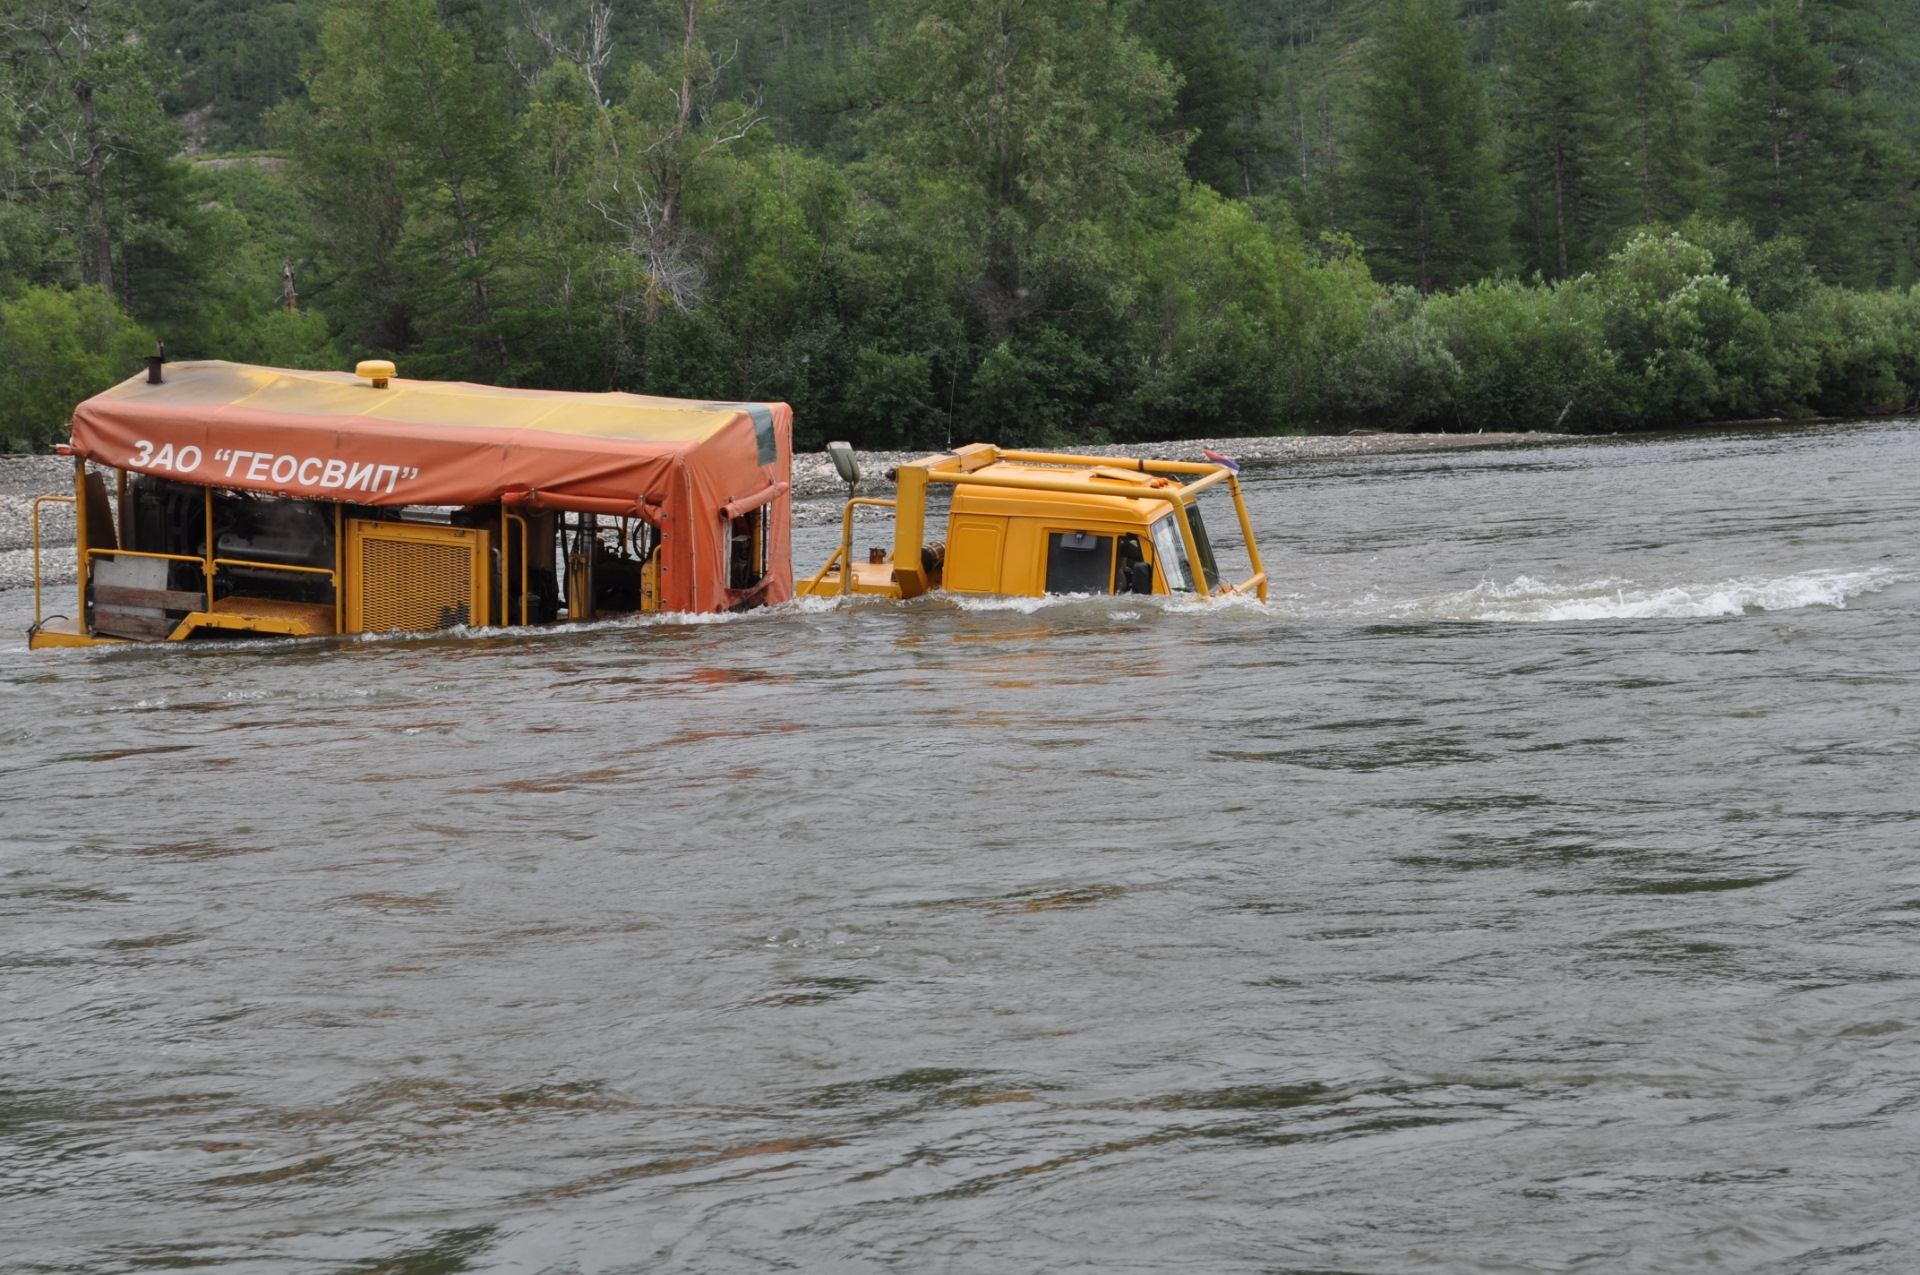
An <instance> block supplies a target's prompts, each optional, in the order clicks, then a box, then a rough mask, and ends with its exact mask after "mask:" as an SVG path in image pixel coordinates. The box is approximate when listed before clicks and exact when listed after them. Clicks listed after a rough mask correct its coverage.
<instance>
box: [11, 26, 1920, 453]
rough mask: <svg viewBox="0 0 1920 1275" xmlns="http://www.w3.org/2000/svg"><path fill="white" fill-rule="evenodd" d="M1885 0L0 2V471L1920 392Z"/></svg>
mask: <svg viewBox="0 0 1920 1275" xmlns="http://www.w3.org/2000/svg"><path fill="white" fill-rule="evenodd" d="M1916 37H1920V16H1916V15H1915V14H1914V13H1913V12H1912V11H1911V9H1910V8H1909V7H1906V6H1895V5H1893V4H1890V3H1884V0H1572V2H1569V0H0V135H4V138H5V140H6V146H5V148H4V151H0V447H4V448H5V449H7V450H14V451H26V450H40V449H44V448H47V447H49V446H51V445H52V444H53V443H54V442H55V441H57V440H59V439H61V438H63V437H64V431H65V422H66V420H67V418H68V415H69V414H70V412H71V410H72V407H73V405H74V403H75V402H76V401H78V400H79V399H80V398H82V397H85V396H86V395H88V394H91V393H94V392H97V391H98V390H100V389H102V388H104V387H105V386H107V385H109V384H112V383H113V382H115V381H117V380H119V379H121V378H123V377H125V376H127V375H129V374H131V373H132V372H133V371H134V370H135V369H136V368H137V367H138V366H139V360H140V358H141V357H142V356H143V355H145V354H148V353H150V352H152V350H153V348H154V345H155V342H156V341H164V342H165V346H166V350H167V354H168V357H169V358H172V359H189V358H225V359H235V360H241V361H246V362H255V363H265V364H270V365H275V366H282V367H309V368H340V369H344V368H349V367H351V366H352V363H353V361H354V360H355V359H357V358H361V357H367V356H372V355H379V356H384V357H391V358H393V359H395V360H396V361H397V362H398V364H399V366H400V369H401V373H402V375H405V376H415V377H437V378H457V379H465V380H474V381H481V382H487V383H492V384H503V385H509V384H510V385H523V386H534V387H545V388H554V389H574V390H627V391H633V392H638V393H649V394H666V395H675V396H685V397H694V398H713V399H727V400H785V401H787V402H789V403H791V404H792V405H793V407H794V411H795V422H796V445H798V446H801V447H817V446H819V445H820V444H821V442H822V441H823V440H825V439H826V438H829V437H846V438H850V439H852V440H853V441H855V442H856V444H858V445H861V446H865V447H873V448H883V447H884V448H899V449H906V448H938V447H945V446H948V445H950V444H957V443H963V442H971V441H999V442H1007V443H1067V442H1082V443H1087V442H1103V441H1113V442H1121V441H1153V440H1161V439H1169V438H1180V437H1199V436H1212V437H1219V436H1233V435H1251V434H1275V433H1289V432H1299V431H1333V430H1345V429H1351V428H1356V427H1365V428H1374V429H1392V430H1401V429H1440V430H1465V431H1475V430H1487V431H1495V430H1569V431H1617V430H1627V429H1650V428H1671V427H1676V426H1683V425H1689V424H1695V423H1700V422H1709V421H1724V420H1737V419H1752V418H1771V417H1779V418H1782V419H1794V418H1803V417H1809V416H1815V415H1846V414H1869V413H1883V412H1895V411H1899V410H1901V409H1903V408H1905V407H1907V406H1908V405H1909V403H1910V402H1912V401H1913V400H1914V398H1915V396H1916V394H1917V393H1920V291H1916V283H1920V225H1917V224H1916V222H1917V219H1920V196H1917V195H1916V189H1915V188H1916V183H1917V182H1920V109H1917V108H1916V105H1915V94H1914V93H1913V89H1914V88H1915V87H1916V85H1920V43H1917V42H1916Z"/></svg>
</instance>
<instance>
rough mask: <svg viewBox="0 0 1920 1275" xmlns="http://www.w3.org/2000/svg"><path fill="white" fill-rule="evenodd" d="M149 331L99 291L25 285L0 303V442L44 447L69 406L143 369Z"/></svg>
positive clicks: (58, 432) (61, 436) (12, 447)
mask: <svg viewBox="0 0 1920 1275" xmlns="http://www.w3.org/2000/svg"><path fill="white" fill-rule="evenodd" d="M152 349H153V336H152V334H151V333H149V332H148V331H147V330H146V329H145V328H143V327H141V326H140V325H139V324H137V323H135V322H134V321H133V320H131V319H129V318H128V317H127V316H126V315H125V314H123V313H121V311H120V307H119V306H117V305H115V304H114V302H113V298H111V297H109V296H108V295H107V294H106V293H104V292H102V291H100V289H98V288H77V289H74V290H72V291H68V290H67V289H64V288H53V287H30V288H26V289H24V290H23V291H21V292H20V293H19V294H18V295H17V296H15V297H14V298H13V299H12V300H9V301H0V441H4V443H5V445H6V448H7V450H8V451H16V452H24V451H45V450H46V449H48V448H50V447H51V446H52V445H53V444H54V443H55V442H60V441H64V440H65V438H66V436H67V425H68V423H69V422H70V421H71V420H72V418H73V408H74V405H75V404H77V403H78V402H80V400H82V399H84V398H89V397H91V396H92V395H95V394H98V393H99V392H100V391H101V390H104V389H106V388H107V387H108V386H111V385H114V384H116V383H117V382H119V381H123V380H125V379H126V378H127V377H129V376H131V375H133V374H134V373H135V372H137V371H139V370H140V367H141V362H142V359H143V357H144V356H145V355H146V354H148V353H149V352H151V351H152Z"/></svg>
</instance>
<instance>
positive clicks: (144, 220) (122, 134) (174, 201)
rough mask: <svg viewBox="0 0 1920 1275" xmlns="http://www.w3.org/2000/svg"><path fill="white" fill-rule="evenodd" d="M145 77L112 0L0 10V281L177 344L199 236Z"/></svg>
mask: <svg viewBox="0 0 1920 1275" xmlns="http://www.w3.org/2000/svg"><path fill="white" fill-rule="evenodd" d="M152 70H153V68H152V59H151V54H150V49H149V44H148V40H147V38H146V32H145V30H144V28H143V27H142V25H141V14H140V12H139V11H138V10H137V9H136V8H134V7H133V6H132V5H131V4H128V3H125V2H124V0H105V2H104V3H101V2H96V0H0V103H4V105H0V125H4V126H5V127H6V130H7V131H6V137H7V141H8V144H7V145H6V146H5V147H4V148H0V207H4V209H5V212H4V215H3V216H0V225H3V226H5V228H6V235H5V237H6V239H7V240H8V241H9V242H8V245H7V247H5V248H0V269H12V270H17V271H19V274H20V276H21V277H22V281H26V280H32V281H38V282H57V283H62V284H67V285H73V284H92V285H96V286H98V287H100V288H101V289H102V290H104V291H105V292H107V293H108V294H109V295H112V296H114V297H116V298H117V299H118V300H119V301H120V303H121V304H122V306H123V307H124V308H126V309H128V310H130V311H131V312H132V313H133V314H134V316H135V317H136V318H140V319H146V320H151V321H153V322H156V323H158V324H160V325H161V326H162V327H163V329H165V330H167V331H169V332H174V333H182V332H190V331H193V330H195V329H196V328H197V326H198V325H199V322H200V314H199V312H200V309H201V305H200V299H199V297H198V296H197V294H196V289H195V288H194V287H193V286H192V285H193V282H194V280H196V279H198V278H199V277H201V276H203V275H204V273H205V270H206V261H205V253H206V248H207V242H206V235H205V226H204V223H203V219H202V218H200V217H199V216H198V214H197V211H196V206H195V205H196V200H195V197H194V196H195V192H194V190H193V188H192V181H191V177H190V174H189V173H188V171H187V166H186V165H185V164H184V163H183V162H181V161H178V160H175V159H173V158H171V157H172V155H173V154H174V152H175V151H176V150H177V149H178V147H179V138H180V132H179V129H178V128H177V127H176V126H175V125H174V124H173V123H172V122H171V121H169V120H168V119H167V118H166V116H165V115H164V114H163V113H162V112H161V110H160V106H159V100H158V96H159V95H158V93H157V91H156V90H155V87H154V77H153V74H152ZM15 243H24V244H27V245H31V249H30V251H28V252H26V253H20V254H18V255H16V252H15V250H14V247H13V245H14V244H15ZM181 344H182V346H183V347H184V348H187V349H191V348H192V345H193V340H192V339H191V337H189V339H187V340H185V341H183V342H182V343H181Z"/></svg>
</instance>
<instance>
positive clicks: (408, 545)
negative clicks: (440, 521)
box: [346, 518, 524, 633]
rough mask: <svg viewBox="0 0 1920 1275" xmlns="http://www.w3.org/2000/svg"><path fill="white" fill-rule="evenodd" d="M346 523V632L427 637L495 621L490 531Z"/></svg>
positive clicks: (359, 521) (359, 520)
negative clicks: (437, 631) (434, 632)
mask: <svg viewBox="0 0 1920 1275" xmlns="http://www.w3.org/2000/svg"><path fill="white" fill-rule="evenodd" d="M346 524H347V535H346V542H347V550H346V559H347V572H346V575H347V587H346V631H347V632H349V633H391V632H402V633H424V632H427V631H429V630H432V629H444V628H451V627H452V626H454V625H457V624H472V625H484V624H486V623H487V622H488V617H489V616H490V615H491V613H492V612H491V607H492V598H491V595H490V594H489V592H488V585H489V582H490V581H491V579H492V575H493V573H492V571H491V569H490V568H491V565H492V556H491V542H490V537H489V536H488V534H487V532H486V531H485V530H484V529H481V528H477V527H443V526H439V525H437V524H432V523H412V522H374V521H371V520H369V519H362V518H349V519H347V520H346ZM523 596H524V595H523Z"/></svg>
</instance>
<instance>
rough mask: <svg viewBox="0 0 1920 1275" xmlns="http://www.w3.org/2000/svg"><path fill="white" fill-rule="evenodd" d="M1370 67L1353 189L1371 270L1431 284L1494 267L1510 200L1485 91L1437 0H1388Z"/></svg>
mask: <svg viewBox="0 0 1920 1275" xmlns="http://www.w3.org/2000/svg"><path fill="white" fill-rule="evenodd" d="M1368 73H1369V74H1368V78H1367V81H1366V83H1365V84H1364V85H1363V86H1362V90H1361V119H1360V128H1359V133H1358V136H1357V137H1356V138H1355V142H1354V148H1353V149H1354V168H1353V178H1352V186H1351V189H1352V192H1353V196H1354V202H1355V213H1356V216H1355V221H1356V223H1357V226H1358V229H1359V232H1360V235H1359V237H1360V240H1361V242H1362V243H1363V244H1365V245H1366V248H1367V253H1368V261H1369V263H1370V264H1371V265H1372V266H1373V267H1374V271H1375V273H1376V274H1377V275H1379V276H1380V277H1382V278H1384V279H1387V280H1389V281H1391V282H1399V283H1411V284H1413V285H1414V286H1415V287H1417V288H1419V289H1420V290H1421V291H1422V292H1432V291H1433V290H1434V289H1435V288H1442V287H1451V286H1454V285H1456V284H1461V283H1466V282H1469V281H1471V280H1473V279H1475V278H1478V277H1480V276H1482V275H1484V274H1486V273H1487V272H1489V271H1491V270H1493V269H1495V268H1496V267H1497V266H1499V265H1500V264H1501V262H1502V260H1503V259H1504V255H1505V244H1504V242H1503V240H1504V231H1505V229H1506V225H1507V202H1506V198H1505V195H1504V193H1503V192H1502V191H1501V189H1500V173H1499V167H1498V164H1497V162H1496V160H1495V159H1494V155H1493V150H1492V147H1491V145H1490V133H1491V126H1490V123H1489V120H1488V117H1487V104H1486V93H1485V90H1484V87H1483V86H1482V84H1481V81H1480V79H1479V77H1478V76H1476V75H1474V73H1473V72H1472V71H1471V70H1469V69H1468V67H1467V50H1466V40H1465V38H1464V37H1463V36H1462V34H1461V32H1460V29H1459V27H1458V26H1457V25H1456V24H1455V23H1454V22H1453V21H1452V19H1451V18H1449V17H1448V15H1447V13H1446V12H1445V10H1444V9H1443V8H1442V7H1441V4H1440V0H1393V3H1392V4H1390V5H1389V6H1388V7H1387V9H1386V10H1385V12H1384V15H1383V20H1382V23H1381V26H1380V29H1379V31H1378V33H1377V35H1376V36H1375V39H1374V46H1373V49H1372V52H1371V57H1370V59H1369V66H1368Z"/></svg>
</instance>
